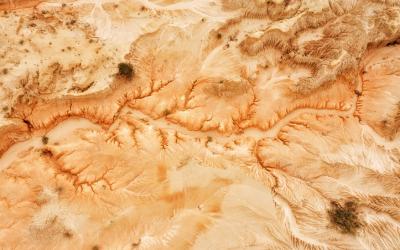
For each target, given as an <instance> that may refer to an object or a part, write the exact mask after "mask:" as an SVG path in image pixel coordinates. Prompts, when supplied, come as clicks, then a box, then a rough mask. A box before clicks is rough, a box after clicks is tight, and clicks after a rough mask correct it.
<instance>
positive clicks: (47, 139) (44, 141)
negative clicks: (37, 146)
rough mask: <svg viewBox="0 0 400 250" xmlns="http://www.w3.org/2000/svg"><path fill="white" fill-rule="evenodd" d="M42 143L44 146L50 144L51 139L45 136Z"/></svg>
mask: <svg viewBox="0 0 400 250" xmlns="http://www.w3.org/2000/svg"><path fill="white" fill-rule="evenodd" d="M42 143H43V144H44V145H46V144H47V143H49V137H47V136H45V135H44V136H43V137H42Z"/></svg>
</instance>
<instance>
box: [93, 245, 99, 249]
mask: <svg viewBox="0 0 400 250" xmlns="http://www.w3.org/2000/svg"><path fill="white" fill-rule="evenodd" d="M92 250H100V247H99V246H97V245H95V246H93V247H92Z"/></svg>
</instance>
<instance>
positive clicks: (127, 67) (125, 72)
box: [118, 63, 134, 79]
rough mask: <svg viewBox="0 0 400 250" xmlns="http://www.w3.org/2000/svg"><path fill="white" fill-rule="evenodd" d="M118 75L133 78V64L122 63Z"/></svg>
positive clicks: (119, 65)
mask: <svg viewBox="0 0 400 250" xmlns="http://www.w3.org/2000/svg"><path fill="white" fill-rule="evenodd" d="M118 74H119V75H120V76H122V77H125V78H128V79H130V78H132V76H133V74H134V71H133V67H132V64H130V63H120V64H118Z"/></svg>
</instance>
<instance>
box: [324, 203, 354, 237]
mask: <svg viewBox="0 0 400 250" xmlns="http://www.w3.org/2000/svg"><path fill="white" fill-rule="evenodd" d="M328 215H329V220H330V222H331V223H332V224H333V225H334V226H335V227H337V228H338V229H339V230H340V231H341V232H342V233H346V234H355V233H356V231H357V229H358V228H359V227H360V226H361V224H360V222H359V219H358V216H357V204H356V203H355V202H353V201H347V202H346V203H345V204H344V206H342V205H340V204H339V203H337V202H331V208H330V209H329V210H328Z"/></svg>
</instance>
